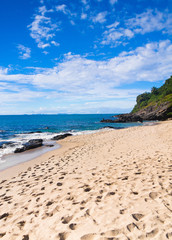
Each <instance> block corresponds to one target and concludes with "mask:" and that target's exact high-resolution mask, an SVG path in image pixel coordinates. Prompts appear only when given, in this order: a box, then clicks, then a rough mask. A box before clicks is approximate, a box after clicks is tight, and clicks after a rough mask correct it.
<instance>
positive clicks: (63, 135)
mask: <svg viewBox="0 0 172 240" xmlns="http://www.w3.org/2000/svg"><path fill="white" fill-rule="evenodd" d="M69 136H72V134H71V133H64V134H60V135H57V136H55V137H53V138H52V139H51V140H56V141H57V140H61V139H64V138H66V137H69Z"/></svg>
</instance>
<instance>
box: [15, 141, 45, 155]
mask: <svg viewBox="0 0 172 240" xmlns="http://www.w3.org/2000/svg"><path fill="white" fill-rule="evenodd" d="M42 143H43V140H42V139H32V140H30V141H28V142H27V143H25V144H23V147H21V148H16V150H15V151H14V153H21V152H24V151H27V150H30V149H34V148H37V147H41V146H42Z"/></svg>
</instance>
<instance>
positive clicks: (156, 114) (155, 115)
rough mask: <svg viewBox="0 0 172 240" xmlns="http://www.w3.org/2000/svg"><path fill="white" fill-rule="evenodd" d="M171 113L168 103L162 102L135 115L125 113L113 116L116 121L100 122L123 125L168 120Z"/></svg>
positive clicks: (105, 120)
mask: <svg viewBox="0 0 172 240" xmlns="http://www.w3.org/2000/svg"><path fill="white" fill-rule="evenodd" d="M171 112H172V106H171V103H170V102H164V103H161V104H155V105H151V106H148V107H146V108H143V109H141V110H140V111H138V112H136V113H127V114H119V115H115V116H114V117H116V118H117V119H114V120H111V119H103V120H101V122H106V123H125V122H143V121H146V120H147V121H151V120H160V121H163V120H166V119H168V118H169V113H171Z"/></svg>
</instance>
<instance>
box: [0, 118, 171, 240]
mask: <svg viewBox="0 0 172 240" xmlns="http://www.w3.org/2000/svg"><path fill="white" fill-rule="evenodd" d="M58 143H60V144H61V145H62V147H61V148H60V149H57V150H54V151H51V152H48V153H46V154H44V155H43V156H41V157H39V158H37V159H34V160H32V161H29V162H26V163H23V164H20V165H18V166H16V167H13V168H10V169H7V170H5V171H3V172H0V239H2V240H56V239H57V240H79V239H81V240H113V239H114V240H117V239H119V240H125V239H126V240H129V239H130V240H135V239H159V240H163V239H172V200H171V197H172V190H171V188H170V181H171V180H172V175H171V169H172V163H171V159H172V148H171V146H172V121H166V122H162V123H158V124H157V125H153V126H143V127H133V128H128V129H121V130H109V131H102V132H98V133H95V134H90V135H81V136H72V137H68V138H66V139H64V140H62V141H60V142H58Z"/></svg>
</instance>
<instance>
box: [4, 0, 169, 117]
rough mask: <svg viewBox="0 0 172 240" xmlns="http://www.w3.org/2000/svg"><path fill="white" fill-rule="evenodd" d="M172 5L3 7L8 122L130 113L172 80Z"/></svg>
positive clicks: (103, 2)
mask: <svg viewBox="0 0 172 240" xmlns="http://www.w3.org/2000/svg"><path fill="white" fill-rule="evenodd" d="M171 10H172V1H170V0H169V1H168V0H165V1H164V0H131V1H128V0H123V1H121V0H71V1H67V0H66V1H65V0H63V1H62V0H58V1H57V0H25V1H23V0H15V1H13V0H6V1H1V2H0V29H1V38H0V56H1V57H0V97H1V102H0V114H26V113H28V114H36V113H38V114H39V113H117V112H128V111H130V110H131V109H132V108H133V106H134V104H135V99H136V96H137V95H138V94H140V93H143V92H145V91H150V90H151V88H152V87H153V86H156V87H159V86H161V85H162V84H163V83H164V80H165V79H167V78H168V77H170V76H171V75H172V42H171V34H172V13H171Z"/></svg>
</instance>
